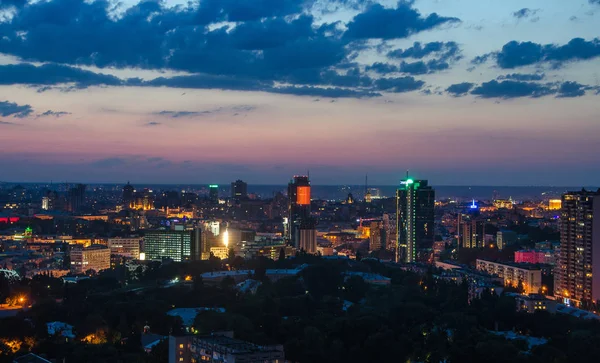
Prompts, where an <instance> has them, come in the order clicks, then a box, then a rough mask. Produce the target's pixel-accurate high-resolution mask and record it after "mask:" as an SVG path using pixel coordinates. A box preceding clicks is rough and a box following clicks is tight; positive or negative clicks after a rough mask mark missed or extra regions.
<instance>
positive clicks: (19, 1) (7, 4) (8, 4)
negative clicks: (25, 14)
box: [0, 0, 28, 10]
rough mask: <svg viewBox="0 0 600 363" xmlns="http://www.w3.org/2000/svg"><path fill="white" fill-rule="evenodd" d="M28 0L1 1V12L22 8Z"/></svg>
mask: <svg viewBox="0 0 600 363" xmlns="http://www.w3.org/2000/svg"><path fill="white" fill-rule="evenodd" d="M27 1H28V0H0V10H3V9H8V8H12V7H14V8H17V9H18V8H22V7H23V6H25V4H27Z"/></svg>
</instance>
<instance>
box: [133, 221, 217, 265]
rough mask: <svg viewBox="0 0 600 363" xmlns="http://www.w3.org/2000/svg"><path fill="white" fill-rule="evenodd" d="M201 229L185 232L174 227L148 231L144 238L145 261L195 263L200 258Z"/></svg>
mask: <svg viewBox="0 0 600 363" xmlns="http://www.w3.org/2000/svg"><path fill="white" fill-rule="evenodd" d="M203 247H204V248H206V246H202V228H200V227H196V228H194V229H193V230H186V229H184V227H183V226H174V228H173V229H172V230H156V231H148V232H146V235H145V237H144V249H143V250H144V253H145V254H146V259H147V260H156V259H162V258H171V259H172V260H173V261H177V262H181V261H190V260H191V261H197V260H200V259H201V257H202V252H205V251H203Z"/></svg>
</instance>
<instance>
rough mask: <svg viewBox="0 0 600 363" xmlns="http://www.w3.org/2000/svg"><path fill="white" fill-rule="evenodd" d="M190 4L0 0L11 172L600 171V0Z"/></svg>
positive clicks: (163, 178)
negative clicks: (599, 139)
mask: <svg viewBox="0 0 600 363" xmlns="http://www.w3.org/2000/svg"><path fill="white" fill-rule="evenodd" d="M185 4H187V2H183V1H165V2H145V3H140V4H138V3H137V1H125V2H123V3H122V4H121V5H119V6H116V5H115V4H113V3H112V2H101V1H95V2H84V1H79V0H51V1H46V2H44V1H40V2H36V3H32V4H28V1H26V0H23V1H15V0H12V1H2V3H1V4H0V49H2V51H1V52H0V144H1V145H2V150H3V156H4V157H3V158H1V159H0V170H1V171H2V173H1V176H0V179H1V180H2V181H8V182H49V181H50V180H54V181H59V180H60V181H64V180H72V181H78V182H83V183H90V182H97V183H108V182H114V183H118V182H124V181H127V180H131V181H132V183H140V182H142V181H146V182H148V183H157V184H183V183H192V184H198V183H199V182H207V183H208V182H209V181H210V180H214V181H215V182H218V183H225V182H231V181H234V180H236V179H238V178H239V177H242V178H243V179H244V181H246V182H248V183H250V184H276V185H279V184H281V185H284V184H285V183H287V181H289V176H290V175H294V174H299V173H304V171H306V170H310V172H311V181H312V182H313V184H314V185H335V184H342V183H344V184H354V185H361V184H363V182H364V174H365V173H368V174H369V184H372V185H397V184H398V183H399V181H400V180H401V179H402V177H403V175H404V171H405V170H406V169H410V170H411V174H415V175H414V177H415V178H423V179H428V180H430V181H431V182H432V184H433V185H540V186H545V185H555V186H559V185H560V186H569V185H598V180H600V170H598V168H597V164H598V161H599V159H598V155H600V143H598V142H597V135H599V134H600V123H598V122H597V121H598V108H597V106H596V103H597V102H598V99H599V98H598V97H599V96H598V92H600V88H599V81H598V72H597V69H598V65H599V59H600V41H599V40H598V32H597V29H596V27H595V24H596V23H597V18H598V16H600V4H599V3H598V1H595V0H590V1H587V0H580V1H576V2H565V1H539V0H529V1H504V2H501V3H496V2H494V3H493V4H492V3H491V2H490V3H487V2H481V1H475V0H462V1H455V2H452V3H449V2H440V1H429V0H419V1H411V2H400V3H399V2H397V1H386V0H382V1H339V0H298V1H295V0H288V1H269V0H262V1H232V2H227V1H216V0H204V1H202V2H201V3H200V4H199V5H198V4H197V3H195V2H192V5H189V6H188V5H185ZM73 19H84V20H85V21H82V22H78V21H76V20H73ZM86 21H87V23H86V24H84V25H82V24H83V23H85V22H86ZM90 22H95V23H94V26H92V28H93V30H92V31H86V28H88V27H89V26H90V25H89V24H90ZM383 24H386V25H387V26H381V25H383ZM66 34H68V35H69V36H68V37H66V36H65V35H66ZM66 38H68V39H69V41H66V40H64V39H66ZM413 171H414V173H413Z"/></svg>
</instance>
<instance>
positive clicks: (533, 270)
mask: <svg viewBox="0 0 600 363" xmlns="http://www.w3.org/2000/svg"><path fill="white" fill-rule="evenodd" d="M477 269H478V270H480V271H485V272H487V273H489V274H491V275H496V276H498V277H500V278H502V280H503V281H504V285H509V286H512V287H518V286H519V284H522V286H523V288H524V290H525V293H526V294H537V293H539V292H540V291H541V289H542V270H541V269H540V268H538V267H536V266H530V265H518V264H512V263H499V262H492V261H486V260H480V259H478V260H477Z"/></svg>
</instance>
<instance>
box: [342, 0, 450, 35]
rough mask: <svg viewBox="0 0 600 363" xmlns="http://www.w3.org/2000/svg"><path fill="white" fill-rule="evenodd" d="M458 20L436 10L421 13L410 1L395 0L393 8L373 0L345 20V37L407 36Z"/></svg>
mask: <svg viewBox="0 0 600 363" xmlns="http://www.w3.org/2000/svg"><path fill="white" fill-rule="evenodd" d="M458 21H459V19H457V18H447V17H442V16H439V15H438V14H437V13H433V14H430V15H429V16H427V17H423V16H421V14H420V13H419V12H418V11H417V10H416V9H414V8H412V7H411V4H410V3H407V2H403V1H401V2H400V3H398V7H397V8H395V9H388V8H384V7H383V6H381V5H379V4H374V5H371V6H369V7H368V8H367V9H366V10H365V11H364V12H362V13H360V14H358V15H356V16H355V17H354V18H353V19H352V20H351V21H350V23H348V29H347V30H346V32H345V33H344V37H346V38H351V39H373V38H377V39H394V38H406V37H408V36H409V35H411V34H415V33H418V32H421V31H424V30H429V29H433V28H435V27H437V26H439V25H442V24H445V23H454V22H458Z"/></svg>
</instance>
